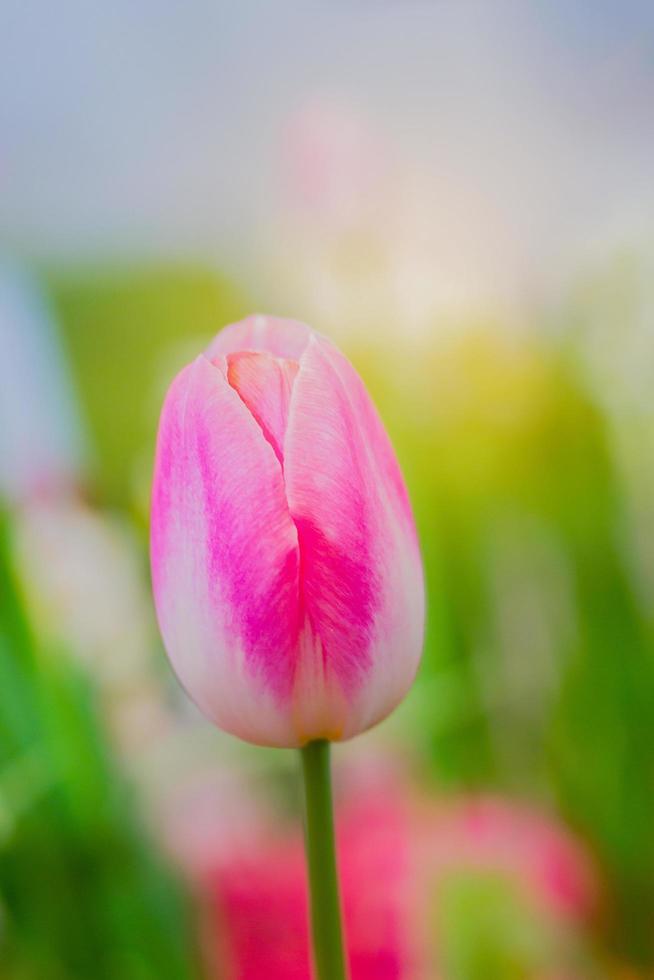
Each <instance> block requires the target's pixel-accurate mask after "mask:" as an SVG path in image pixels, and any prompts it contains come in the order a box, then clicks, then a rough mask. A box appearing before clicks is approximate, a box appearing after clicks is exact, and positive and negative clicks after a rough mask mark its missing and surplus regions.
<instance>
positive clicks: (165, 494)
mask: <svg viewBox="0 0 654 980" xmlns="http://www.w3.org/2000/svg"><path fill="white" fill-rule="evenodd" d="M151 559H152V579H153V587H154V595H155V603H156V608H157V616H158V619H159V625H160V628H161V632H162V635H163V639H164V643H165V646H166V649H167V652H168V655H169V657H170V659H171V662H172V664H173V668H174V670H175V672H176V674H177V676H178V677H179V679H180V681H181V683H182V684H183V686H184V687H185V688H186V690H187V692H188V693H189V695H190V696H191V698H192V699H193V700H194V701H195V702H196V704H197V705H198V707H199V708H200V709H201V711H202V712H203V713H204V714H205V715H206V716H207V717H208V718H209V719H210V720H211V721H213V722H214V723H215V724H216V725H218V726H219V727H220V728H223V729H224V730H226V731H228V732H231V733H232V734H234V735H237V736H239V737H240V738H243V739H245V740H246V741H249V742H254V743H257V744H261V745H271V746H286V747H289V748H290V747H299V746H302V745H304V744H306V743H307V742H309V741H311V740H312V739H319V738H320V739H331V740H339V739H346V738H350V737H352V736H353V735H356V734H357V733H359V732H362V731H364V730H365V729H367V728H369V727H370V726H371V725H374V724H375V723H376V722H378V721H381V720H382V719H383V718H384V717H385V716H386V715H388V714H389V712H390V711H392V709H393V708H394V707H395V706H396V705H397V704H398V702H399V701H400V700H401V699H402V698H403V696H404V695H405V694H406V692H407V690H408V688H409V686H410V685H411V683H412V681H413V678H414V675H415V672H416V669H417V666H418V662H419V659H420V651H421V645H422V635H423V620H424V586H423V575H422V564H421V559H420V552H419V546H418V541H417V537H416V532H415V527H414V523H413V517H412V514H411V508H410V505H409V500H408V496H407V492H406V488H405V485H404V481H403V479H402V474H401V472H400V469H399V466H398V463H397V460H396V458H395V454H394V452H393V449H392V446H391V444H390V442H389V439H388V436H387V435H386V432H385V431H384V428H383V425H382V423H381V421H380V419H379V416H378V415H377V412H376V410H375V408H374V406H373V404H372V402H371V400H370V398H369V396H368V394H367V392H366V390H365V388H364V386H363V383H362V381H361V379H360V378H359V376H358V375H357V373H356V372H355V370H354V369H353V368H352V366H351V365H350V363H349V362H348V361H347V360H346V358H345V357H344V356H343V355H342V354H341V353H340V352H339V351H338V350H336V348H335V347H334V346H333V345H332V344H331V343H329V342H328V341H327V340H326V339H325V338H323V337H321V336H320V335H318V334H316V333H314V332H313V331H311V330H310V329H309V328H308V327H306V326H304V325H303V324H300V323H295V322H292V321H287V320H278V319H274V318H272V317H261V316H255V317H249V318H248V319H246V320H243V321H242V322H240V323H236V324H233V325H232V326H230V327H227V328H226V329H225V330H223V331H222V332H221V333H220V334H218V336H217V337H216V338H215V340H214V341H213V342H212V344H211V345H210V346H209V348H208V349H207V351H205V353H204V354H201V355H200V357H198V358H197V360H196V361H194V362H193V363H192V364H189V365H188V366H187V367H185V368H184V369H183V370H182V371H181V372H180V374H179V375H178V376H177V377H176V378H175V380H174V381H173V383H172V385H171V387H170V389H169V391H168V395H167V397H166V400H165V404H164V407H163V411H162V415H161V421H160V425H159V435H158V440H157V455H156V463H155V472H154V485H153V492H152V529H151Z"/></svg>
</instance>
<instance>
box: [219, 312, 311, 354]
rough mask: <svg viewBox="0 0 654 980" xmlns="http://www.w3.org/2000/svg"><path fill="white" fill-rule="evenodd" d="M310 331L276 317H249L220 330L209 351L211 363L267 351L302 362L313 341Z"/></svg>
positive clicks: (296, 322) (292, 321)
mask: <svg viewBox="0 0 654 980" xmlns="http://www.w3.org/2000/svg"><path fill="white" fill-rule="evenodd" d="M311 334H312V332H311V330H310V329H309V327H307V326H306V325H305V324H304V323H299V322H298V321H297V320H282V319H280V318H279V317H275V316H262V315H261V314H256V315H255V316H248V317H246V318H245V320H240V321H239V322H238V323H232V324H230V326H228V327H225V329H224V330H221V331H220V333H219V334H217V335H216V336H215V337H214V339H213V340H212V341H211V344H210V345H209V347H208V348H207V351H206V355H207V357H208V358H209V359H210V360H213V358H214V357H216V355H218V354H235V353H237V352H238V351H267V353H269V354H274V355H275V357H287V358H291V359H292V360H296V361H297V360H299V359H300V357H301V356H302V353H303V352H304V350H305V349H306V346H307V344H308V343H309V338H310V337H311Z"/></svg>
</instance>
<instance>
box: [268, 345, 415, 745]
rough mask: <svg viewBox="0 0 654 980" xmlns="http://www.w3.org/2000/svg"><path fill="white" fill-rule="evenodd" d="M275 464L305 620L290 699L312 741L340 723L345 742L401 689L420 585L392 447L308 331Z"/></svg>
mask: <svg viewBox="0 0 654 980" xmlns="http://www.w3.org/2000/svg"><path fill="white" fill-rule="evenodd" d="M284 460H285V463H284V466H285V482H286V495H287V498H288V502H289V508H290V512H291V516H292V517H293V520H294V521H295V524H296V527H297V531H298V539H299V546H300V556H301V558H300V588H301V601H302V602H303V612H304V617H305V642H304V645H303V647H302V649H301V651H300V654H299V656H298V666H297V673H296V686H295V691H294V702H295V703H296V704H297V705H301V706H303V707H302V712H301V713H302V719H301V723H302V725H303V726H305V727H307V728H308V729H309V733H310V735H311V736H312V737H318V736H319V735H321V734H326V735H327V734H328V735H329V737H335V735H334V733H333V732H329V733H322V732H320V731H316V730H315V726H316V725H318V724H320V719H321V718H322V717H325V718H334V717H340V718H342V730H341V731H340V735H339V737H348V736H349V735H351V734H353V733H355V732H357V731H361V730H363V729H365V728H367V727H369V726H370V725H372V724H374V723H375V722H377V721H379V720H381V718H383V717H385V716H386V715H387V714H388V713H389V712H390V711H391V710H392V708H393V707H394V706H395V705H396V704H397V703H398V702H399V701H400V700H401V698H402V697H403V696H404V694H405V693H406V691H407V689H408V687H409V686H410V684H411V682H412V680H413V678H414V676H415V671H416V669H417V666H418V662H419V657H420V652H421V646H422V629H423V621H424V586H423V578H422V564H421V560H420V554H419V549H418V544H417V539H416V533H415V528H414V525H413V518H412V515H411V510H410V507H409V502H408V497H407V493H406V489H405V486H404V481H403V479H402V476H401V473H400V470H399V466H398V463H397V460H396V458H395V454H394V452H393V449H392V447H391V444H390V441H389V440H388V437H387V436H386V433H385V431H384V428H383V426H382V423H381V421H380V419H379V416H378V415H377V412H376V410H375V408H374V406H373V405H372V402H371V401H370V398H369V396H368V395H367V393H366V391H365V388H364V387H363V383H362V382H361V380H360V378H359V377H358V375H357V374H356V372H355V371H354V369H353V368H352V367H351V366H350V365H349V363H348V361H347V360H346V359H345V358H344V357H343V356H342V355H340V354H339V353H338V351H336V349H335V348H334V347H332V345H331V344H329V342H328V341H326V340H324V339H323V338H320V337H318V336H316V335H314V336H312V338H311V340H310V341H309V344H308V345H307V347H306V350H305V352H304V354H303V355H302V357H301V360H300V370H299V372H298V375H297V377H296V379H295V383H294V387H293V393H292V397H291V407H290V412H289V422H288V428H287V431H286V441H285V446H284ZM339 698H340V702H339Z"/></svg>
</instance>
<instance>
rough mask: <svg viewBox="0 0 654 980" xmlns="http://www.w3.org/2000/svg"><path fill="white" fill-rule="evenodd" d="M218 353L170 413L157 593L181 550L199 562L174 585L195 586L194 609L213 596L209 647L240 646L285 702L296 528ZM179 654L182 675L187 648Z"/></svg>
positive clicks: (156, 517) (157, 510)
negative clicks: (189, 577) (185, 578)
mask: <svg viewBox="0 0 654 980" xmlns="http://www.w3.org/2000/svg"><path fill="white" fill-rule="evenodd" d="M220 360H222V363H218V364H216V365H215V366H213V365H212V364H211V363H210V362H209V361H207V360H206V359H205V358H204V357H201V358H198V360H197V361H196V362H195V363H194V364H192V365H190V366H189V367H188V368H186V369H185V370H184V371H183V372H182V373H181V374H180V376H179V377H178V379H176V381H175V382H174V383H173V386H172V387H171V389H170V392H169V395H168V397H167V400H166V405H165V407H164V412H163V414H162V423H161V427H160V442H159V446H158V464H157V465H158V475H157V479H156V480H155V496H154V497H153V535H152V541H153V551H152V556H153V573H154V576H155V591H156V592H157V593H159V591H160V588H161V590H162V591H165V592H167V594H168V596H170V591H169V582H171V581H174V578H175V564H176V555H178V554H179V549H180V548H181V549H182V550H183V552H184V553H185V554H186V555H187V556H189V555H190V556H191V560H192V562H193V563H194V565H195V567H194V568H193V569H192V578H193V580H192V581H183V582H179V583H176V587H177V588H178V589H182V590H185V591H187V593H188V599H187V602H186V606H187V612H186V614H187V615H191V616H196V617H197V616H199V617H203V616H204V612H205V608H206V607H205V603H206V602H208V603H209V609H210V610H211V615H210V619H209V622H210V623H215V627H211V626H210V625H209V626H207V629H208V631H209V633H208V635H207V636H206V640H205V647H206V653H205V655H206V656H207V657H214V656H215V657H217V658H224V657H235V656H237V651H238V648H239V647H240V649H242V650H243V652H244V655H245V659H246V663H247V664H248V665H249V666H250V667H251V668H252V670H253V673H254V674H255V675H257V676H259V677H261V678H263V679H265V683H266V686H267V687H268V688H269V689H270V690H271V691H273V692H274V694H275V695H276V696H277V697H278V698H279V699H280V700H283V699H285V698H287V697H288V696H289V695H290V692H291V689H292V682H293V676H294V670H295V656H296V650H297V636H298V629H299V626H298V597H297V581H298V562H299V557H298V545H297V532H296V529H295V527H294V525H293V522H292V521H291V519H290V516H289V513H288V506H287V503H286V497H285V494H284V486H283V481H282V475H281V469H280V466H279V463H278V461H277V459H276V458H275V455H274V452H273V450H272V448H271V446H270V445H269V444H268V443H267V442H266V441H265V439H264V438H263V436H262V433H261V430H260V428H259V426H258V425H257V424H256V422H255V421H254V419H253V417H252V415H251V414H250V412H249V411H248V409H247V408H246V406H245V405H244V404H243V402H242V401H241V399H240V398H239V396H238V394H237V393H236V392H235V391H234V390H233V389H232V388H231V387H230V386H229V384H228V383H227V380H226V363H225V361H224V359H219V361H220ZM164 580H167V581H164ZM205 597H206V598H205ZM168 601H169V602H170V598H169V600H168ZM165 605H166V603H165V602H164V606H165ZM163 611H164V613H165V609H164V610H163ZM176 653H177V656H176V661H177V663H178V665H179V664H181V668H180V677H181V679H182V681H183V680H184V677H183V673H184V651H176ZM236 669H237V668H236ZM191 693H193V692H191Z"/></svg>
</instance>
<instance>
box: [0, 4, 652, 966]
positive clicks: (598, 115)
mask: <svg viewBox="0 0 654 980" xmlns="http://www.w3.org/2000/svg"><path fill="white" fill-rule="evenodd" d="M93 6H94V5H89V9H87V7H86V5H72V6H71V8H70V10H68V9H66V10H65V11H58V12H57V11H56V8H53V9H52V10H50V11H48V10H46V5H45V4H40V5H39V4H37V7H41V8H42V9H41V11H40V16H37V17H28V16H27V14H25V13H23V12H22V7H21V5H19V4H12V3H10V4H9V6H8V8H7V10H6V12H5V11H3V12H2V13H1V14H0V122H2V120H5V121H6V123H7V125H0V129H2V130H3V132H6V133H7V134H8V136H7V145H6V153H4V154H3V152H2V148H1V146H0V157H2V158H3V160H4V162H3V163H2V164H0V171H1V172H0V351H2V356H0V976H1V977H3V978H5V977H6V978H7V980H90V978H93V980H150V978H152V980H154V978H156V980H202V978H211V980H214V978H215V980H219V978H224V980H282V978H287V980H310V977H311V973H310V967H309V959H308V952H307V946H306V907H305V898H304V892H303V887H304V884H303V877H302V874H303V872H302V858H301V824H302V814H301V807H300V802H299V801H300V793H299V785H298V779H299V776H298V771H297V760H296V758H295V755H294V753H292V752H284V751H271V750H264V749H258V748H253V747H250V746H246V745H241V744H240V743H237V742H236V740H234V739H231V738H229V737H228V736H225V735H223V734H221V733H220V732H218V731H216V730H215V729H213V728H212V727H211V726H210V725H209V723H208V722H205V721H204V720H203V719H202V718H201V717H200V716H199V715H198V713H197V712H196V711H195V709H194V708H193V707H192V705H191V704H190V703H189V702H188V699H187V698H186V696H185V695H184V693H183V692H182V691H181V690H180V688H179V686H178V685H177V682H176V681H175V679H174V678H173V676H172V673H171V671H170V668H169V666H168V663H167V660H166V658H165V654H164V651H163V648H162V645H161V641H160V638H159V635H158V631H157V627H156V623H155V617H154V611H153V606H152V600H151V594H150V584H149V567H148V506H149V505H148V500H149V491H150V479H151V468H152V460H153V455H154V446H155V437H156V429H157V420H158V415H159V411H160V408H161V403H162V399H163V396H164V393H165V391H166V388H167V386H168V384H169V383H170V381H171V379H172V378H173V377H174V375H175V374H176V372H177V371H178V370H179V369H180V368H181V367H182V366H183V365H184V364H186V363H188V362H189V361H190V360H191V359H192V358H194V357H196V356H197V354H198V353H199V352H200V351H201V350H202V349H203V348H204V347H205V346H206V344H207V342H208V341H209V340H210V338H211V337H212V336H213V335H214V334H215V332H216V331H217V330H218V329H220V328H221V327H222V326H223V325H225V324H227V323H230V322H233V321H234V320H237V319H239V318H241V317H243V316H245V315H247V314H249V313H252V312H255V311H261V312H269V313H274V314H277V315H281V316H290V317H294V318H297V319H300V320H305V321H307V322H310V323H311V325H312V326H314V327H316V328H317V329H319V330H321V331H322V332H324V333H325V334H327V335H329V336H330V337H331V338H332V339H333V340H334V341H335V342H336V343H338V344H339V345H340V346H341V347H342V348H343V350H344V351H345V352H346V353H347V354H348V356H349V357H350V358H351V359H352V361H353V363H354V364H355V366H356V368H357V369H358V370H359V372H360V373H361V375H362V377H363V378H364V380H365V382H366V384H367V386H368V388H369V390H370V391H371V393H372V395H373V397H374V399H375V402H376V404H377V406H378V408H379V411H380V414H381V416H382V418H383V420H384V423H385V424H386V426H387V428H388V430H389V432H390V434H391V437H392V439H393V442H394V445H395V447H396V449H397V453H398V456H399V459H400V462H401V465H402V468H403V471H404V473H405V476H406V479H407V483H408V485H409V491H410V496H411V499H412V503H413V506H414V510H415V516H416V521H417V525H418V530H419V535H420V540H421V545H422V551H423V555H424V563H425V570H426V579H427V600H428V602H427V605H428V620H427V629H426V639H425V649H424V658H423V662H422V666H421V669H420V672H419V675H418V678H417V681H416V684H415V686H414V688H413V690H412V691H411V693H410V694H409V696H408V697H407V699H406V701H405V702H404V703H403V704H402V705H401V706H400V707H399V708H398V710H397V711H396V712H395V713H394V715H393V716H392V717H391V718H390V719H388V720H387V721H386V722H384V723H383V724H382V725H381V726H379V728H378V729H376V730H374V731H372V732H370V733H367V734H365V735H363V736H361V737H360V738H359V739H357V740H356V741H353V742H352V743H349V744H347V745H343V746H338V747H337V748H336V750H335V770H336V798H337V810H338V813H339V847H340V863H341V877H342V879H343V882H344V891H345V920H346V930H347V932H348V936H349V948H350V959H351V974H352V976H351V980H373V978H375V980H596V978H598V980H602V978H609V980H639V978H640V980H645V978H648V977H651V976H653V975H654V400H653V397H654V396H653V392H654V285H653V284H654V210H653V209H652V200H653V199H654V198H653V186H652V180H651V175H652V173H654V166H653V164H654V136H653V131H652V126H651V107H652V104H653V102H654V70H653V69H652V65H653V64H654V61H653V60H652V59H653V55H654V19H653V17H652V11H651V9H650V5H649V4H644V3H643V4H641V3H637V2H631V3H627V4H625V5H611V4H608V3H607V4H605V3H598V4H594V5H593V10H592V11H591V10H590V9H588V10H587V11H585V12H584V11H583V10H582V8H581V7H580V6H579V5H575V4H572V5H570V4H567V3H563V2H562V0H561V2H555V3H553V4H549V5H541V4H537V3H525V4H523V5H511V4H507V5H499V4H498V5H495V4H490V3H489V4H486V3H485V2H484V0H478V2H471V3H467V2H466V3H463V4H461V3H459V4H454V3H448V2H444V3H442V4H441V3H433V4H427V3H424V4H423V3H399V2H398V3H394V2H388V3H380V4H374V3H365V2H360V3H345V2H343V3H332V4H322V3H315V4H300V3H297V2H294V0H283V2H282V0H280V2H279V3H278V4H276V5H273V6H274V7H275V8H276V13H274V14H273V13H272V12H271V11H272V9H273V7H269V8H266V5H265V4H258V3H252V4H244V5H243V7H242V9H241V5H228V4H215V5H214V4H204V3H202V2H193V3H190V4H176V3H172V2H171V3H168V2H167V3H165V4H161V5H158V4H154V2H147V3H146V4H145V5H143V9H140V8H141V5H137V7H138V8H139V9H138V10H137V9H135V8H133V6H132V5H128V4H127V3H123V2H122V0H121V2H119V3H118V4H117V5H110V7H111V9H109V7H107V9H106V10H104V9H103V10H100V8H98V11H97V12H92V11H91V10H90V8H91V7H93ZM546 7H547V9H546ZM573 8H574V9H573ZM159 18H161V19H159ZM4 20H6V22H7V23H6V25H3V21H4ZM4 27H6V29H4ZM7 39H10V43H9V44H7ZM71 39H72V40H71ZM73 42H74V43H73ZM2 47H6V49H7V50H6V51H5V52H3V51H2ZM78 48H79V50H78ZM21 52H22V54H21ZM62 52H63V54H62ZM28 55H29V58H28ZM28 62H29V63H30V64H32V63H34V64H35V65H37V66H38V70H36V71H34V72H30V73H28V74H30V78H27V77H26V73H25V67H24V66H25V64H27V63H28ZM255 83H256V84H255ZM80 92H83V93H84V95H83V97H82V96H80ZM1 143H2V140H0V144H1ZM2 181H5V183H4V184H3V183H2ZM5 191H7V193H5Z"/></svg>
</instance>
